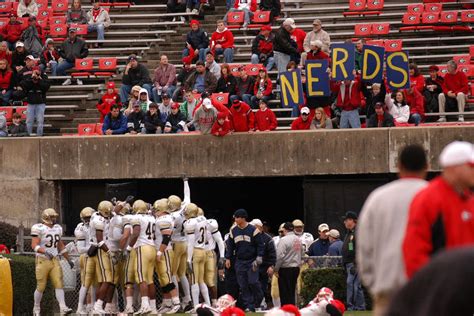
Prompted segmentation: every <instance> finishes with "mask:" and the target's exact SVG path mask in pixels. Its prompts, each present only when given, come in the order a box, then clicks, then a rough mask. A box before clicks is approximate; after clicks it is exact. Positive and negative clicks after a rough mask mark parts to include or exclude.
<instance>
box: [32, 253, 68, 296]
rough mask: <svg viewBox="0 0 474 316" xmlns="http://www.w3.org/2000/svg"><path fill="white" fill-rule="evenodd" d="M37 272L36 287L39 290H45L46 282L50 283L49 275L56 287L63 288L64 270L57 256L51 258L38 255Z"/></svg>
mask: <svg viewBox="0 0 474 316" xmlns="http://www.w3.org/2000/svg"><path fill="white" fill-rule="evenodd" d="M35 274H36V289H37V290H38V292H44V289H45V288H46V284H47V283H48V277H49V278H50V279H51V282H52V283H53V287H54V288H55V289H62V288H63V270H62V269H61V265H60V264H59V260H58V259H57V258H53V259H51V260H50V259H46V258H41V257H36V267H35Z"/></svg>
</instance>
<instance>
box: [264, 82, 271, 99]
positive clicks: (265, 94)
mask: <svg viewBox="0 0 474 316" xmlns="http://www.w3.org/2000/svg"><path fill="white" fill-rule="evenodd" d="M272 92H273V84H272V80H271V79H270V78H268V79H267V88H266V89H265V91H263V95H264V96H266V97H267V96H269V95H271V94H272Z"/></svg>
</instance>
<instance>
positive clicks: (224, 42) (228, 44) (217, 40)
mask: <svg viewBox="0 0 474 316" xmlns="http://www.w3.org/2000/svg"><path fill="white" fill-rule="evenodd" d="M218 44H220V45H221V46H222V48H223V49H225V48H234V34H232V32H231V31H230V30H228V29H227V28H226V29H225V30H224V31H223V32H219V31H215V32H214V33H212V36H211V51H212V53H213V54H214V52H215V50H216V47H215V46H216V45H218Z"/></svg>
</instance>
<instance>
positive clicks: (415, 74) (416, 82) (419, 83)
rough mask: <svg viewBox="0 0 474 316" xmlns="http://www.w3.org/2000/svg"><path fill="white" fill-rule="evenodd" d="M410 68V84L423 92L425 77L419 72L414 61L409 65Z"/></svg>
mask: <svg viewBox="0 0 474 316" xmlns="http://www.w3.org/2000/svg"><path fill="white" fill-rule="evenodd" d="M409 69H410V86H412V87H415V88H416V90H418V92H420V93H423V90H424V89H425V77H423V75H422V74H421V73H420V70H419V69H418V66H417V65H416V64H415V63H411V64H410V65H409Z"/></svg>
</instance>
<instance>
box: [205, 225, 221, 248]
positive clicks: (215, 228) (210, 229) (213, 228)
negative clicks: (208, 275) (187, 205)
mask: <svg viewBox="0 0 474 316" xmlns="http://www.w3.org/2000/svg"><path fill="white" fill-rule="evenodd" d="M214 234H220V232H219V224H218V223H217V221H216V220H215V219H208V220H207V236H206V238H207V244H206V250H214V249H216V241H215V240H214V237H213V235H214Z"/></svg>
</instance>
